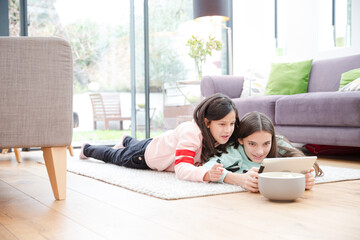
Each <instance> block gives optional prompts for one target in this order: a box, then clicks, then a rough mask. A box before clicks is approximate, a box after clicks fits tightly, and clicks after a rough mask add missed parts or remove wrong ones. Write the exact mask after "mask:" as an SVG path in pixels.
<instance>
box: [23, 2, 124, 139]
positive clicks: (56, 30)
mask: <svg viewBox="0 0 360 240" xmlns="http://www.w3.org/2000/svg"><path fill="white" fill-rule="evenodd" d="M27 3H28V18H29V21H30V23H29V26H28V35H29V36H58V37H61V38H65V39H67V40H68V41H69V42H70V45H71V47H72V51H73V61H74V112H77V113H78V115H79V119H80V121H79V122H80V125H79V127H78V128H75V129H74V136H73V144H74V145H78V144H80V143H82V142H84V141H87V142H91V143H97V144H114V143H115V142H116V141H118V140H119V139H121V136H122V135H123V133H124V132H126V133H128V134H130V130H129V129H130V125H131V121H130V116H131V97H130V89H131V88H130V83H131V82H130V40H129V32H130V22H129V21H130V4H129V1H116V0H104V1H101V2H98V1H85V0H77V1H70V0H62V1H54V0H52V1H49V0H28V1H27ZM94 96H96V97H94ZM101 106H102V107H101ZM104 109H105V110H104ZM102 111H106V112H102ZM121 118H126V120H124V121H121V120H120V119H121Z"/></svg>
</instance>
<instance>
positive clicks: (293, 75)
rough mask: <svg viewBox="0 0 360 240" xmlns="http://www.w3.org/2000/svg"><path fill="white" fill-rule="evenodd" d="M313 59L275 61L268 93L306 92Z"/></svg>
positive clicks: (267, 88)
mask: <svg viewBox="0 0 360 240" xmlns="http://www.w3.org/2000/svg"><path fill="white" fill-rule="evenodd" d="M311 63H312V60H307V61H301V62H293V63H273V64H272V65H271V72H270V76H269V81H268V83H267V85H266V95H290V94H298V93H306V92H307V89H308V82H309V75H310V70H311Z"/></svg>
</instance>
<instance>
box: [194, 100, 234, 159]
mask: <svg viewBox="0 0 360 240" xmlns="http://www.w3.org/2000/svg"><path fill="white" fill-rule="evenodd" d="M231 111H234V112H235V127H234V132H235V131H237V128H238V126H239V117H238V111H237V109H236V107H235V104H234V103H233V101H232V100H231V99H230V98H229V97H228V96H226V95H224V94H221V93H216V94H214V95H212V96H210V97H207V98H205V99H204V100H203V101H201V103H199V105H198V106H197V107H196V108H195V110H194V120H195V122H196V124H197V125H198V126H199V128H200V130H201V133H202V136H203V140H202V150H201V163H204V162H207V161H208V160H209V158H210V157H212V156H214V155H219V154H220V153H221V152H226V147H227V146H228V145H229V144H230V143H231V142H234V141H236V139H237V138H236V137H235V136H234V134H232V135H231V137H230V139H229V141H228V142H227V143H226V144H221V145H219V146H216V147H215V143H216V141H215V139H214V137H213V136H212V135H211V133H210V130H209V128H207V125H206V123H205V118H206V119H207V120H208V121H209V122H208V123H211V121H213V120H220V119H223V118H224V117H225V116H226V115H228V114H229V113H230V112H231Z"/></svg>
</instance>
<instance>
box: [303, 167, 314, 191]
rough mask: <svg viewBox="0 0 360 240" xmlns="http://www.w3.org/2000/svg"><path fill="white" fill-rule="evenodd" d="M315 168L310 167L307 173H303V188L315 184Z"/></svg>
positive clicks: (308, 187)
mask: <svg viewBox="0 0 360 240" xmlns="http://www.w3.org/2000/svg"><path fill="white" fill-rule="evenodd" d="M314 171H315V170H314V169H313V168H312V169H311V170H310V171H309V172H308V173H306V174H305V189H306V190H310V189H311V188H312V187H313V186H314V185H315V177H314V174H313V172H314Z"/></svg>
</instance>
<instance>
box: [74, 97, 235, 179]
mask: <svg viewBox="0 0 360 240" xmlns="http://www.w3.org/2000/svg"><path fill="white" fill-rule="evenodd" d="M193 118H194V120H193V121H192V122H184V123H182V124H180V125H179V126H177V127H176V128H175V129H174V130H169V131H167V132H165V133H163V134H161V135H159V136H157V137H155V138H154V139H145V140H141V141H139V140H136V139H134V138H132V137H129V136H125V137H124V138H123V142H122V143H121V144H120V146H119V148H118V149H115V148H111V147H106V146H95V145H90V144H84V145H83V147H82V149H81V153H80V158H82V159H85V158H87V157H92V158H96V159H99V160H102V161H104V162H107V163H113V164H117V165H119V166H124V167H129V168H137V169H153V170H157V171H172V172H175V174H176V177H177V178H178V179H182V180H189V181H200V182H202V181H205V182H207V181H213V179H214V178H216V177H217V176H214V174H215V175H216V174H217V175H218V174H221V173H217V169H216V167H217V166H214V169H210V170H209V169H206V168H203V167H201V165H202V164H203V163H204V162H206V161H207V160H208V159H209V158H210V157H211V156H214V155H220V154H221V153H222V152H224V151H225V149H226V147H227V145H228V143H229V142H234V141H235V138H234V137H233V132H234V128H238V126H239V118H238V112H237V109H236V107H235V105H234V103H233V102H232V101H231V99H230V98H229V97H227V96H226V95H223V94H214V95H212V96H210V97H208V98H206V99H204V100H203V101H202V102H201V103H200V104H199V105H198V106H197V107H196V109H195V110H194V115H193ZM229 140H230V141H229Z"/></svg>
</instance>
